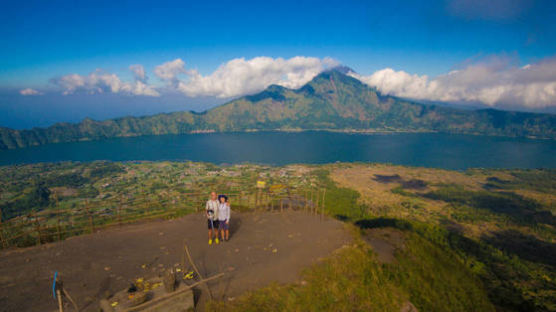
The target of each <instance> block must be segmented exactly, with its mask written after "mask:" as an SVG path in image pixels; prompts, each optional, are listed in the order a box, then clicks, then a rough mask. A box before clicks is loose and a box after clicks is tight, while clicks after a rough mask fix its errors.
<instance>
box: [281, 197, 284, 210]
mask: <svg viewBox="0 0 556 312" xmlns="http://www.w3.org/2000/svg"><path fill="white" fill-rule="evenodd" d="M280 212H284V201H283V197H282V196H280Z"/></svg>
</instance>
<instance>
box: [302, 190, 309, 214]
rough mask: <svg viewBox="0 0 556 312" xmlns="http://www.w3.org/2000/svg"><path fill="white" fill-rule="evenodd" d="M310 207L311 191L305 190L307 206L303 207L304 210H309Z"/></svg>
mask: <svg viewBox="0 0 556 312" xmlns="http://www.w3.org/2000/svg"><path fill="white" fill-rule="evenodd" d="M308 208H309V191H305V207H304V208H303V211H305V212H307V209H308Z"/></svg>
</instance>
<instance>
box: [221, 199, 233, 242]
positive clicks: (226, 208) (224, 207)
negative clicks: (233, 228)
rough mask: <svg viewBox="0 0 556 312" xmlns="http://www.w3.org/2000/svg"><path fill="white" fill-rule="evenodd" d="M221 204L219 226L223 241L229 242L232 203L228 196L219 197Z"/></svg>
mask: <svg viewBox="0 0 556 312" xmlns="http://www.w3.org/2000/svg"><path fill="white" fill-rule="evenodd" d="M219 200H220V204H219V205H218V224H219V225H220V226H219V229H220V237H221V238H222V241H225V242H227V241H228V239H229V238H230V230H229V227H230V203H229V202H228V196H226V195H220V196H219Z"/></svg>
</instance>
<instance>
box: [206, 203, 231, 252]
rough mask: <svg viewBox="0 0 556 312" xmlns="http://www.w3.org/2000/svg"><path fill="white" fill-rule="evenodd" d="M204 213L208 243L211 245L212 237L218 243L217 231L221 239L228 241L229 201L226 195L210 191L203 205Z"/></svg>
mask: <svg viewBox="0 0 556 312" xmlns="http://www.w3.org/2000/svg"><path fill="white" fill-rule="evenodd" d="M205 214H206V216H207V225H208V237H209V242H208V243H209V245H212V238H213V237H215V240H214V242H215V243H216V244H218V243H219V242H220V241H219V240H218V233H219V232H220V237H221V238H222V241H228V239H229V238H230V231H229V227H230V203H229V202H228V196H226V195H216V192H211V193H210V199H209V200H208V201H207V204H206V206H205Z"/></svg>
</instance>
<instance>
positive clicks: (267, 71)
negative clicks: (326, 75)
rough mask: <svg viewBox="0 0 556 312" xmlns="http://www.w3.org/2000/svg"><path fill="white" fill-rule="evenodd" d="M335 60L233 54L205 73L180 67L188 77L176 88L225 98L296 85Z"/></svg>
mask: <svg viewBox="0 0 556 312" xmlns="http://www.w3.org/2000/svg"><path fill="white" fill-rule="evenodd" d="M337 64H338V62H336V61H334V60H333V59H330V58H324V59H319V58H315V57H303V56H296V57H292V58H290V59H283V58H276V59H274V58H270V57H256V58H253V59H250V60H246V59H244V58H237V59H233V60H231V61H228V62H227V63H225V64H222V65H221V66H220V67H218V69H216V70H215V71H214V72H213V73H212V74H210V75H206V76H203V75H201V74H200V73H199V72H197V71H196V70H191V71H183V72H186V73H187V76H188V78H189V79H188V80H187V81H182V80H180V81H178V84H177V90H178V91H180V92H183V93H184V94H185V95H188V96H215V97H219V98H227V97H235V96H240V95H245V94H249V93H254V92H258V91H261V90H263V89H265V88H266V87H268V86H269V85H271V84H277V85H281V86H284V87H287V88H299V87H301V86H302V85H304V84H305V83H307V82H309V81H310V80H311V79H312V78H313V77H315V76H316V75H317V74H319V73H320V72H322V71H323V70H324V69H326V68H328V67H331V66H335V65H337ZM161 78H162V77H161Z"/></svg>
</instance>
